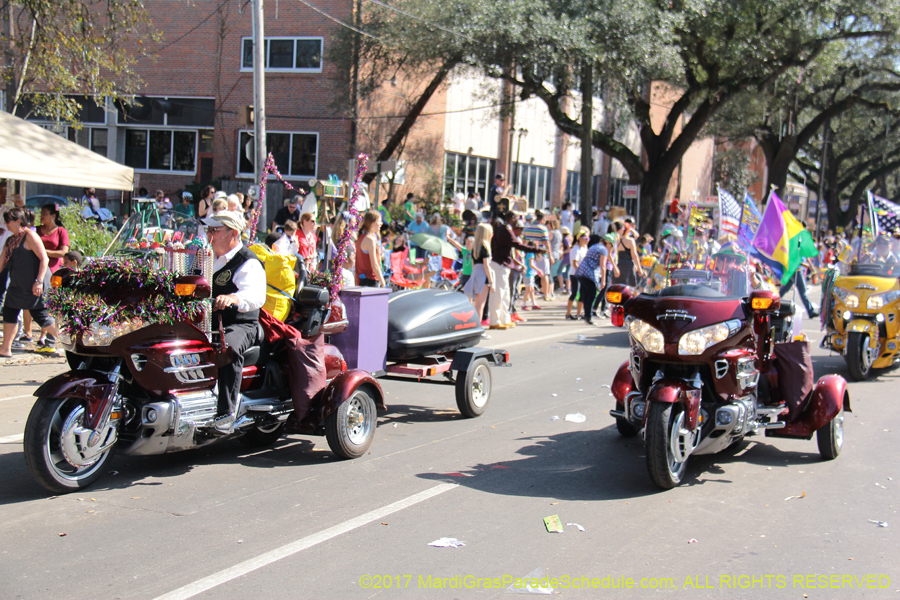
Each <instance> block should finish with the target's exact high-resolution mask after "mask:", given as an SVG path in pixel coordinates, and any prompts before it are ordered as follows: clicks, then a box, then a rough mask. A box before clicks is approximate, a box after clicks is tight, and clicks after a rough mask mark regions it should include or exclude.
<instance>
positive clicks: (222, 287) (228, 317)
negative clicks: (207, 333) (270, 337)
mask: <svg viewBox="0 0 900 600" xmlns="http://www.w3.org/2000/svg"><path fill="white" fill-rule="evenodd" d="M248 260H256V261H258V260H259V259H258V258H257V257H256V255H255V254H253V252H251V251H250V250H249V249H248V248H247V247H246V246H241V249H240V250H238V251H237V254H235V255H234V256H232V257H231V260H229V261H228V262H227V263H225V266H224V267H222V268H221V269H219V270H218V271H216V272H215V273H214V274H213V288H212V293H213V298H215V297H216V296H222V295H224V294H233V293H235V292H237V291H238V287H237V286H236V285H235V284H234V277H233V275H234V274H235V273H236V272H237V270H238V269H240V268H241V266H242V265H243V264H244V263H245V262H247V261H248ZM219 315H222V325H224V326H225V327H228V326H229V325H234V324H235V323H254V322H256V321H258V320H259V310H251V311H250V312H245V313H242V312H238V309H237V306H229V307H228V308H225V309H222V310H214V311H213V314H212V322H213V327H214V328H215V327H218V323H219Z"/></svg>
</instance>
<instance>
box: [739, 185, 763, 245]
mask: <svg viewBox="0 0 900 600" xmlns="http://www.w3.org/2000/svg"><path fill="white" fill-rule="evenodd" d="M741 208H742V209H743V211H744V212H743V214H742V215H741V229H740V232H739V233H738V239H739V240H740V241H741V243H742V244H745V246H746V247H747V248H749V247H750V245H751V244H752V243H753V238H754V236H756V230H757V229H759V222H760V221H762V214H760V212H759V209H758V208H756V201H755V200H753V196H751V195H750V194H749V193H747V192H744V202H743V206H742V207H741Z"/></svg>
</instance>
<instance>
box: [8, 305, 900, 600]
mask: <svg viewBox="0 0 900 600" xmlns="http://www.w3.org/2000/svg"><path fill="white" fill-rule="evenodd" d="M563 310H564V309H563V307H562V306H561V304H560V303H559V302H557V303H554V304H551V305H550V306H548V308H546V309H545V310H542V311H539V312H531V313H526V316H528V318H529V322H528V323H527V324H524V325H521V326H519V327H516V328H515V329H512V330H508V331H499V332H491V339H490V340H486V341H485V345H489V346H492V347H495V348H507V349H509V351H510V355H511V359H512V362H513V366H512V367H510V368H497V369H494V370H493V371H492V374H493V395H492V398H491V401H490V405H489V407H488V409H487V411H486V412H485V414H484V415H482V416H481V417H479V418H476V419H464V418H462V417H461V416H460V415H459V413H458V412H457V410H456V405H455V400H454V392H453V388H452V387H450V386H448V385H442V384H436V383H428V382H396V381H384V382H383V386H384V389H385V392H386V394H387V402H388V404H389V408H388V410H387V411H386V412H384V413H381V414H379V421H378V429H377V432H376V435H375V440H374V442H373V444H372V446H371V448H370V451H369V453H368V454H367V455H365V456H364V457H361V458H359V459H357V460H354V461H339V460H337V459H336V458H335V457H334V455H333V454H332V453H331V452H330V450H329V449H328V446H327V444H326V443H325V440H324V438H313V437H303V436H290V437H286V438H282V439H281V440H280V441H279V442H278V443H276V444H275V445H274V446H273V447H271V448H267V449H255V450H253V451H248V449H247V448H246V447H245V446H244V445H242V444H241V443H239V442H238V441H226V442H223V443H221V444H218V445H213V446H210V447H207V448H206V449H202V450H199V451H190V452H184V453H180V454H169V455H164V456H157V457H143V458H133V457H122V456H119V457H117V458H116V459H115V460H114V461H113V463H112V465H111V471H110V472H109V473H108V474H107V475H106V476H104V477H103V478H102V479H100V480H99V481H98V482H97V483H96V484H95V485H94V486H92V487H91V488H89V489H86V490H84V491H82V492H78V493H73V494H69V495H65V496H59V497H51V496H50V494H48V493H47V492H45V491H44V490H43V489H42V488H41V487H39V486H38V485H37V484H36V483H35V482H34V481H33V480H32V478H31V476H30V474H29V472H28V471H27V469H26V467H25V463H24V458H23V455H22V446H21V433H22V428H23V426H24V422H25V419H26V418H27V414H28V411H29V410H30V408H31V405H32V404H33V402H34V399H33V398H31V397H30V396H28V394H30V393H31V391H33V389H34V388H35V387H36V385H37V384H38V383H39V382H42V381H44V380H45V379H47V378H48V377H50V376H52V375H54V374H56V373H58V372H61V371H62V370H63V369H64V365H63V364H62V363H61V361H59V360H57V361H48V362H43V363H40V364H33V365H20V366H6V367H0V474H2V477H3V483H2V485H0V510H2V523H0V552H2V554H0V599H36V600H47V599H89V598H90V599H97V598H101V599H106V598H110V599H112V598H134V599H140V600H156V599H163V598H165V599H167V600H175V599H183V598H197V599H213V598H215V599H229V600H231V599H234V600H237V599H240V600H255V599H266V600H272V599H307V598H309V599H314V598H315V599H319V598H328V599H330V598H337V599H343V598H448V599H449V598H507V597H509V594H516V593H525V594H535V593H541V592H547V593H551V594H553V595H560V596H561V597H572V598H594V597H608V596H610V595H614V597H617V598H647V597H654V598H673V599H675V598H678V599H680V598H690V599H694V598H728V599H731V598H754V599H760V600H763V599H770V598H775V599H779V598H785V599H788V598H790V599H794V598H797V599H799V598H812V599H832V598H838V597H840V598H848V599H857V598H860V599H861V598H896V597H898V596H897V593H898V592H900V569H898V566H897V565H898V564H900V560H898V559H900V552H898V547H900V546H898V540H897V538H896V535H895V531H896V529H897V527H900V520H898V518H897V507H898V501H900V497H898V494H897V490H898V489H900V468H898V467H900V459H898V455H897V452H896V449H897V435H898V433H897V432H900V417H898V414H900V412H898V410H897V407H896V403H897V402H898V401H900V394H898V392H897V387H898V385H900V370H887V371H882V372H879V373H877V377H876V378H874V379H872V380H870V381H867V382H862V383H851V384H850V387H849V389H850V395H851V403H852V407H853V413H852V414H848V415H847V418H846V420H845V433H844V435H845V444H844V450H843V453H842V454H841V456H840V457H839V458H838V459H837V460H835V461H831V462H823V461H822V460H821V459H820V458H819V453H818V450H817V447H816V443H815V440H812V441H808V442H807V441H796V440H776V439H772V438H764V437H761V436H760V437H755V438H751V439H749V440H748V441H745V442H743V443H741V444H739V445H737V446H734V447H732V448H730V449H728V450H726V451H724V452H722V453H719V454H716V455H713V456H702V457H693V458H691V459H690V464H689V467H688V475H687V478H686V481H685V482H684V483H683V484H682V485H681V486H680V487H678V488H676V489H673V490H670V491H667V492H661V491H659V490H658V489H657V488H656V487H655V486H654V485H653V484H652V482H651V481H650V478H649V476H648V474H647V470H646V466H645V457H644V450H643V448H642V445H641V443H640V441H639V440H640V438H630V439H626V438H623V437H621V436H619V434H618V432H617V431H616V428H615V425H614V422H613V419H612V418H611V417H610V416H609V415H608V411H609V410H610V409H611V408H612V407H613V398H612V397H611V396H610V395H609V389H608V387H605V386H608V385H609V383H610V382H611V380H612V377H613V374H614V373H615V370H616V369H617V367H618V366H619V364H621V363H622V362H623V361H624V360H625V359H626V357H627V336H626V334H625V333H624V331H622V330H618V329H615V328H613V327H611V326H610V325H609V324H608V322H607V324H606V325H603V326H599V327H592V328H591V327H587V326H585V325H584V324H583V323H579V322H568V321H564V320H563V319H562V314H563ZM803 329H804V331H806V332H807V334H808V335H809V336H810V338H811V339H812V340H813V341H814V342H815V343H814V344H813V347H814V350H813V354H814V356H813V360H814V363H815V369H816V375H817V376H821V375H823V374H826V373H832V372H836V373H839V374H842V375H845V376H846V375H847V371H846V367H845V366H844V362H843V359H842V358H841V357H840V356H836V355H829V354H828V353H826V352H824V351H822V350H820V349H818V348H817V346H818V341H819V340H820V339H821V334H820V333H819V331H818V323H817V322H816V323H813V322H806V323H804V325H803ZM579 413H580V414H581V415H584V416H585V420H584V422H580V423H579V422H572V421H569V420H566V416H567V415H575V414H579ZM557 417H558V418H557ZM552 515H558V516H559V519H560V521H561V523H562V525H563V528H564V532H563V533H548V532H547V530H546V528H545V525H544V518H545V517H548V516H552ZM871 521H879V522H886V523H887V524H888V526H887V527H880V526H878V525H877V524H876V523H872V522H871ZM579 526H580V527H579ZM581 528H583V530H584V531H581V530H580V529H581ZM444 537H446V538H456V539H457V540H460V541H462V542H464V543H465V546H462V547H457V548H453V547H433V546H429V543H431V542H434V541H436V540H439V539H440V538H444ZM523 578H530V579H540V578H555V579H557V581H556V582H555V584H556V585H554V586H553V588H554V589H553V590H552V591H550V590H546V589H536V588H531V589H523V588H522V587H521V586H522V585H523V584H524V583H526V582H524V581H521V579H523ZM517 579H519V580H520V581H518V582H517V581H516V580H517ZM534 583H537V584H538V588H540V586H541V584H543V585H546V584H547V583H550V582H548V581H543V582H541V581H538V582H534ZM629 583H630V584H631V587H630V588H629ZM517 585H519V586H520V587H516V586H517ZM579 585H580V586H581V587H578V586H579ZM585 585H593V586H595V588H593V589H586V587H584V586H585Z"/></svg>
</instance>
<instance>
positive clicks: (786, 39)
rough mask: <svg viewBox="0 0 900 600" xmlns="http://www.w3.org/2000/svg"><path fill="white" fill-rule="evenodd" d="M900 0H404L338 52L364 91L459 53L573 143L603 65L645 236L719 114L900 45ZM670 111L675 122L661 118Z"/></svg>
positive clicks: (602, 85) (607, 126) (376, 14)
mask: <svg viewBox="0 0 900 600" xmlns="http://www.w3.org/2000/svg"><path fill="white" fill-rule="evenodd" d="M898 1H900V0H876V1H875V2H871V1H869V0H767V1H762V0H731V1H728V2H723V1H721V0H693V1H691V2H684V1H681V0H676V1H674V2H669V1H665V2H663V1H658V0H506V1H504V2H496V1H494V0H445V1H440V2H439V1H436V0H398V1H397V2H394V3H391V7H393V8H389V7H386V6H384V5H375V6H372V5H369V4H367V5H366V8H365V10H364V11H363V14H362V17H361V21H360V23H359V25H360V27H361V29H362V30H363V31H365V32H367V33H369V34H371V37H369V36H358V35H356V34H349V33H348V34H347V35H348V38H347V39H348V41H349V45H344V46H341V45H340V44H338V45H335V47H333V48H332V50H333V52H335V53H337V52H343V55H344V57H345V60H350V61H351V63H352V58H353V57H354V55H355V52H354V51H358V54H359V57H360V59H359V61H358V64H359V65H360V69H361V73H360V75H361V77H360V81H361V86H360V93H361V94H364V93H365V92H366V91H369V90H375V89H377V88H378V86H379V85H382V84H384V83H385V82H386V81H390V80H391V78H392V77H394V76H395V75H396V74H397V73H410V74H415V73H416V72H422V73H427V72H429V69H433V68H434V66H435V65H436V64H440V63H442V62H443V61H445V60H446V59H447V57H454V56H458V57H460V58H461V60H462V61H463V64H466V65H469V66H470V67H472V68H473V69H475V70H477V71H479V72H481V73H482V74H484V75H486V76H488V77H491V78H495V79H503V80H506V81H508V82H510V83H513V84H514V86H515V93H516V96H517V97H518V98H523V99H524V98H528V97H538V98H540V99H541V100H542V101H543V102H544V104H545V105H546V106H547V109H548V111H549V114H550V116H551V117H552V118H553V120H554V121H555V122H556V124H557V126H558V127H559V128H560V129H561V130H562V131H563V132H565V133H567V134H570V135H572V136H573V137H580V136H581V124H580V123H579V118H580V117H579V118H573V117H572V116H571V115H576V114H580V113H579V112H578V111H579V108H580V107H579V106H578V105H579V104H580V92H581V90H580V81H579V80H580V77H579V73H580V72H581V69H582V68H583V67H585V68H589V69H592V70H593V72H594V77H593V79H594V80H595V81H597V82H599V83H598V85H596V86H595V87H594V89H593V90H589V93H591V94H592V95H593V96H594V97H595V98H596V102H595V105H596V109H595V115H594V121H595V122H597V123H601V124H600V125H599V126H595V128H594V130H593V132H592V139H591V142H592V145H593V146H594V147H596V148H599V149H601V150H603V151H604V152H605V153H606V154H608V155H609V156H611V157H612V158H613V159H615V160H617V161H618V162H619V163H621V165H622V166H623V167H624V168H625V170H626V171H627V173H628V176H629V179H630V180H631V183H639V184H641V185H642V198H641V202H642V204H643V205H644V209H642V211H641V214H642V217H643V219H642V223H641V225H640V229H641V230H642V231H649V232H651V233H652V232H655V230H656V228H657V227H658V225H659V223H658V215H659V214H661V208H662V203H663V200H664V198H665V194H666V190H667V188H668V184H669V181H670V179H671V176H672V174H673V172H674V170H675V168H676V167H677V166H678V164H679V163H680V161H681V158H682V157H683V156H684V154H685V152H686V151H687V150H688V148H689V147H690V145H691V143H692V142H693V141H694V140H696V139H697V138H698V136H700V135H701V134H702V133H703V132H704V126H705V125H706V124H707V123H709V121H710V119H711V118H712V117H713V116H715V115H716V113H717V112H718V111H720V110H722V108H723V107H725V106H728V105H729V103H732V102H735V101H736V99H738V98H740V97H741V94H743V93H744V92H747V91H749V90H756V91H759V90H766V89H769V88H772V87H773V86H774V85H775V84H776V82H779V81H780V80H782V79H786V78H787V77H788V76H789V75H792V76H794V77H795V79H796V77H797V75H798V72H799V71H801V70H802V69H805V68H806V67H807V66H808V65H809V64H810V63H811V62H812V61H814V60H816V59H817V58H818V57H820V56H821V57H825V56H830V54H829V52H830V50H831V48H832V47H833V46H836V45H840V44H850V45H853V46H854V47H855V48H858V49H859V50H858V51H857V54H858V55H865V54H866V53H870V54H871V53H873V52H874V53H875V54H877V53H878V52H880V50H879V48H880V46H878V45H877V44H874V42H873V40H876V39H883V40H885V44H886V45H889V44H890V43H891V42H890V40H891V39H892V36H894V35H895V34H896V31H897V18H898V14H900V11H898V10H897V8H898ZM867 44H873V45H872V46H869V47H867ZM876 46H877V47H876ZM867 48H868V49H867ZM871 48H875V50H872V49H871ZM348 72H349V70H348ZM821 77H822V78H823V80H824V78H825V77H826V74H825V71H824V70H823V72H822V74H821ZM801 81H802V78H801ZM650 82H660V83H664V84H668V85H669V86H670V89H672V90H673V93H672V94H671V95H672V97H671V98H669V99H666V100H660V99H659V98H651V97H650V94H648V90H649V83H650ZM601 98H602V100H601ZM572 99H574V102H573V101H572ZM661 102H664V103H665V104H667V105H670V106H671V108H670V111H669V115H668V118H666V119H665V121H664V122H662V123H660V122H659V120H658V119H654V120H653V121H651V106H652V105H653V104H657V105H659V104H660V103H661ZM571 108H574V110H571ZM601 112H602V115H603V119H600V118H598V117H599V116H600V113H601ZM759 112H760V113H761V114H763V115H765V114H766V106H765V103H763V104H762V105H761V106H760V107H759ZM622 126H627V127H628V128H630V129H633V128H634V127H635V126H636V127H637V129H638V130H639V131H640V138H641V140H640V141H641V148H640V149H635V148H634V147H633V144H626V143H624V141H623V140H624V139H625V135H624V134H625V132H624V131H623V127H622Z"/></svg>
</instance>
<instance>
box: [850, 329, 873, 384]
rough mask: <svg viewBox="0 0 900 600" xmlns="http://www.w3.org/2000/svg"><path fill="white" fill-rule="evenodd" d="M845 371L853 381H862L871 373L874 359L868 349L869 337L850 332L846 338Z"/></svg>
mask: <svg viewBox="0 0 900 600" xmlns="http://www.w3.org/2000/svg"><path fill="white" fill-rule="evenodd" d="M846 358H847V369H848V370H849V371H850V378H851V379H853V381H864V380H866V379H867V378H868V377H869V373H871V372H872V363H873V362H874V357H873V356H872V350H871V349H870V348H869V335H868V334H866V333H861V332H859V331H852V332H850V335H849V336H847V357H846Z"/></svg>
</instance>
